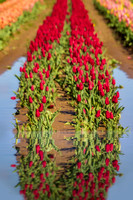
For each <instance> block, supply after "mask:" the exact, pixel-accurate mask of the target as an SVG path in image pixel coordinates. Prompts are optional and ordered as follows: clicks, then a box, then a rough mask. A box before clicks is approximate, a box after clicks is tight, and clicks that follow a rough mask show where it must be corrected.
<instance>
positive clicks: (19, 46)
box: [0, 0, 133, 167]
mask: <svg viewBox="0 0 133 200" xmlns="http://www.w3.org/2000/svg"><path fill="white" fill-rule="evenodd" d="M54 2H55V1H53V0H46V1H45V4H46V9H45V11H42V12H41V13H40V14H39V16H38V18H37V20H35V21H34V22H30V24H32V25H31V26H29V25H23V26H22V27H21V29H20V34H17V33H16V34H15V36H14V38H11V40H10V42H9V44H8V46H7V47H6V48H5V49H4V51H1V52H0V73H3V72H4V71H5V70H7V66H11V65H12V64H13V62H14V61H16V60H17V59H18V58H19V57H21V56H26V46H28V44H29V41H30V40H32V39H33V38H34V37H35V34H36V31H37V29H38V26H39V25H40V24H42V21H43V20H44V19H45V17H46V16H47V15H50V13H51V11H52V7H53V4H54ZM83 2H84V4H85V7H86V9H87V10H89V16H90V18H91V19H92V22H93V23H94V24H95V30H96V32H97V33H98V37H99V39H100V40H101V41H103V43H104V49H106V50H107V55H108V56H110V57H112V58H115V59H116V60H118V61H120V62H121V64H120V68H121V69H122V70H123V71H125V72H126V73H127V74H128V76H129V77H131V78H133V54H130V53H129V52H128V51H127V50H126V49H124V48H123V47H122V45H121V44H120V42H119V41H116V39H115V37H114V33H113V31H112V30H111V29H110V28H109V27H108V26H107V24H106V22H105V20H104V18H103V17H102V16H101V15H100V14H99V13H98V11H96V10H95V8H94V5H93V1H92V0H83ZM128 56H131V59H130V60H128ZM57 89H58V93H59V94H60V96H59V97H57V100H56V105H55V107H54V108H53V111H55V110H58V109H61V111H60V112H59V114H58V116H57V117H56V119H55V121H54V123H53V129H54V130H57V132H55V133H54V134H53V139H54V141H55V144H56V145H57V146H58V148H59V149H60V150H61V153H62V154H61V155H59V154H58V153H55V152H54V154H55V156H56V162H57V164H58V165H59V166H61V167H64V166H66V165H67V164H68V163H69V162H68V161H69V159H70V157H72V156H73V155H74V149H73V145H72V142H71V141H67V140H65V137H71V136H73V135H74V129H73V127H72V126H69V125H65V123H66V122H70V121H72V119H73V116H74V110H73V108H72V107H71V106H70V105H69V102H70V99H69V98H68V97H67V95H66V94H65V92H63V91H62V89H61V88H60V87H59V86H57ZM17 108H19V103H18V105H17ZM25 114H26V110H25V109H21V112H20V115H17V118H18V119H19V120H20V121H21V123H23V122H25V120H26V118H25ZM25 145H26V140H25V139H23V140H21V143H19V144H18V145H17V146H18V147H19V148H20V153H21V154H23V155H24V154H26V148H25Z"/></svg>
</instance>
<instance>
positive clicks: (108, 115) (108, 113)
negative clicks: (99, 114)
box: [106, 110, 110, 119]
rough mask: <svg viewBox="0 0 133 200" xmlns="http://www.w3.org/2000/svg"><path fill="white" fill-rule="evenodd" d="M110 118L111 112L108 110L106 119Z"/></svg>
mask: <svg viewBox="0 0 133 200" xmlns="http://www.w3.org/2000/svg"><path fill="white" fill-rule="evenodd" d="M109 118H110V112H109V111H108V110H107V111H106V119H109Z"/></svg>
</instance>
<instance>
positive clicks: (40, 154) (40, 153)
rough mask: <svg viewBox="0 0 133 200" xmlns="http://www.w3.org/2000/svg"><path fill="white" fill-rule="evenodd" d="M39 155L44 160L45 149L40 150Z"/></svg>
mask: <svg viewBox="0 0 133 200" xmlns="http://www.w3.org/2000/svg"><path fill="white" fill-rule="evenodd" d="M39 156H40V160H43V151H42V150H40V151H39Z"/></svg>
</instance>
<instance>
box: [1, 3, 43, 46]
mask: <svg viewBox="0 0 133 200" xmlns="http://www.w3.org/2000/svg"><path fill="white" fill-rule="evenodd" d="M40 2H42V1H40V0H30V1H28V2H27V1H15V0H11V1H5V2H3V3H1V4H0V50H2V49H3V48H4V47H5V44H6V43H7V42H8V41H9V39H10V37H11V36H13V34H14V33H15V32H16V31H17V30H18V29H19V27H20V25H22V24H23V23H24V22H26V21H29V20H30V19H34V18H35V17H36V15H37V14H38V12H39V10H40V5H41V3H40Z"/></svg>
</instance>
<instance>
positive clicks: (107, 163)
mask: <svg viewBox="0 0 133 200" xmlns="http://www.w3.org/2000/svg"><path fill="white" fill-rule="evenodd" d="M109 161H110V160H109V158H106V160H105V164H106V166H108V165H109Z"/></svg>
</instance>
